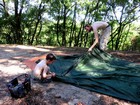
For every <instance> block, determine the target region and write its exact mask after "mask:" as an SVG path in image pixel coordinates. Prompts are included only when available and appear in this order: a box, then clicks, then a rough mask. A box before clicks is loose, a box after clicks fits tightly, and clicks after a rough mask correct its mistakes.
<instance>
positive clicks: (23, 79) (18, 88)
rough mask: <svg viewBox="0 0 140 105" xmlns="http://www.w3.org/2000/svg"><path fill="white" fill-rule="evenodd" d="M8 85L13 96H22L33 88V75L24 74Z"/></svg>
mask: <svg viewBox="0 0 140 105" xmlns="http://www.w3.org/2000/svg"><path fill="white" fill-rule="evenodd" d="M7 87H8V90H9V92H10V94H11V96H12V97H13V98H22V97H24V96H26V94H27V93H28V92H29V91H30V90H31V77H30V75H28V74H22V75H20V76H18V77H16V78H14V79H13V80H11V81H10V82H8V83H7Z"/></svg>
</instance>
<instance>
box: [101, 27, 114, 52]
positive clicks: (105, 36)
mask: <svg viewBox="0 0 140 105" xmlns="http://www.w3.org/2000/svg"><path fill="white" fill-rule="evenodd" d="M110 34H111V26H108V27H107V28H106V29H105V30H103V31H102V34H101V36H100V42H99V47H100V49H101V50H107V43H108V41H109V37H110Z"/></svg>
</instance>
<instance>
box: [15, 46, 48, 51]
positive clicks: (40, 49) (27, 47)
mask: <svg viewBox="0 0 140 105" xmlns="http://www.w3.org/2000/svg"><path fill="white" fill-rule="evenodd" d="M16 47H17V48H20V49H27V50H33V49H35V50H37V51H43V52H48V51H50V50H49V49H42V48H37V47H36V48H35V47H34V46H24V45H18V46H16Z"/></svg>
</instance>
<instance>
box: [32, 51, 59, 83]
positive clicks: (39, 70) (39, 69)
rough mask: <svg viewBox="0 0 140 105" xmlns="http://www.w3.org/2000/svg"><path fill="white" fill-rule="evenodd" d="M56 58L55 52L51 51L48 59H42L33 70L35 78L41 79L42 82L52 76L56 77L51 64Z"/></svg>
mask: <svg viewBox="0 0 140 105" xmlns="http://www.w3.org/2000/svg"><path fill="white" fill-rule="evenodd" d="M55 60H56V57H55V55H54V54H52V53H49V54H47V56H46V59H43V60H41V61H40V62H39V63H38V64H37V65H36V66H35V69H34V70H33V72H32V74H33V78H34V79H38V80H41V81H42V82H43V81H44V80H50V79H51V78H52V77H55V73H54V72H50V67H49V66H48V65H49V64H52V63H53V62H54V61H55Z"/></svg>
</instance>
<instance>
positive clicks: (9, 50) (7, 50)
mask: <svg viewBox="0 0 140 105" xmlns="http://www.w3.org/2000/svg"><path fill="white" fill-rule="evenodd" d="M4 51H6V52H13V50H11V49H5V50H4Z"/></svg>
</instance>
